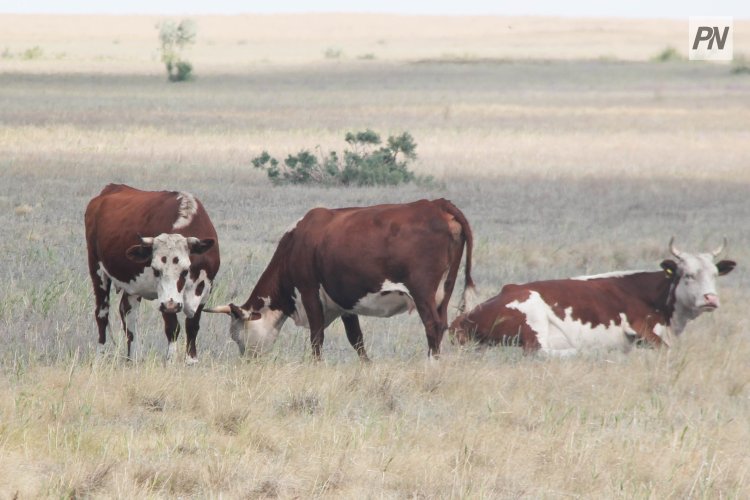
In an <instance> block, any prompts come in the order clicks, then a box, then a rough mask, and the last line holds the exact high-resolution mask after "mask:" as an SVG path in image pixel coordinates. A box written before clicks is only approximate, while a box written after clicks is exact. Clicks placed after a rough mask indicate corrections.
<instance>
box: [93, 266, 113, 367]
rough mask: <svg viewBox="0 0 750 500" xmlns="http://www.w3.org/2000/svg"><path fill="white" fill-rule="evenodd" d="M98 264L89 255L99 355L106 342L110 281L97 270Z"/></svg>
mask: <svg viewBox="0 0 750 500" xmlns="http://www.w3.org/2000/svg"><path fill="white" fill-rule="evenodd" d="M98 266H99V263H98V262H97V261H96V259H95V257H93V256H91V255H89V274H90V275H91V283H92V285H93V286H94V301H95V302H96V309H95V310H94V318H95V319H96V326H97V328H98V329H99V345H98V347H97V353H99V354H101V353H103V352H104V344H105V342H107V328H108V327H109V291H110V288H111V287H112V281H111V280H110V279H109V277H108V276H107V275H106V274H104V272H101V271H100V270H99V268H98Z"/></svg>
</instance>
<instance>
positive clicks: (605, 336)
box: [449, 237, 736, 356]
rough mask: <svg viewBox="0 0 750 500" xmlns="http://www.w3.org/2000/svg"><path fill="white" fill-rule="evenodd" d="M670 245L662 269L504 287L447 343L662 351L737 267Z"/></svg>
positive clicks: (710, 306)
mask: <svg viewBox="0 0 750 500" xmlns="http://www.w3.org/2000/svg"><path fill="white" fill-rule="evenodd" d="M725 245H726V238H725V239H724V243H723V244H722V245H721V246H720V247H719V248H717V249H716V250H714V251H713V252H710V253H701V254H690V253H687V252H681V251H679V250H678V249H677V248H676V247H675V246H674V237H673V238H672V240H671V241H670V242H669V249H670V251H671V253H672V255H673V256H674V257H675V259H674V260H672V259H667V260H664V261H663V262H662V263H661V269H662V270H661V271H654V272H648V271H626V272H614V273H607V274H600V275H595V276H581V277H577V278H571V279H562V280H553V281H537V282H533V283H527V284H523V285H506V286H504V287H503V289H502V290H501V291H500V293H499V294H498V295H496V296H495V297H492V298H491V299H489V300H487V301H486V302H484V303H482V304H480V305H479V306H477V307H476V308H475V309H474V310H472V311H470V312H468V313H465V314H462V315H460V316H458V317H457V318H456V319H455V320H454V321H453V323H452V324H451V327H450V332H449V334H450V335H451V338H452V340H454V341H458V343H459V344H464V343H466V342H467V341H468V340H470V339H473V340H475V341H477V342H478V343H480V344H490V345H492V344H503V345H520V346H521V347H522V348H523V350H524V352H526V353H530V352H534V351H542V352H543V353H546V354H552V355H561V356H565V355H570V354H575V353H578V352H581V351H589V350H596V349H620V350H622V351H623V352H627V351H629V350H630V347H631V346H632V345H633V344H634V343H637V344H644V345H648V346H660V345H666V346H668V345H669V343H670V341H671V340H672V339H673V338H676V337H677V336H679V335H680V334H681V333H682V331H683V330H684V329H685V325H686V324H687V323H688V321H690V320H692V319H695V318H697V317H698V316H699V315H700V314H701V313H702V312H704V311H713V310H715V309H717V308H718V307H719V297H718V295H717V292H716V277H717V276H723V275H725V274H727V273H729V272H730V271H732V269H733V268H734V267H735V265H736V264H735V262H733V261H731V260H722V261H720V262H718V263H715V264H714V260H715V259H716V257H718V255H719V253H721V251H722V250H723V248H724V247H725Z"/></svg>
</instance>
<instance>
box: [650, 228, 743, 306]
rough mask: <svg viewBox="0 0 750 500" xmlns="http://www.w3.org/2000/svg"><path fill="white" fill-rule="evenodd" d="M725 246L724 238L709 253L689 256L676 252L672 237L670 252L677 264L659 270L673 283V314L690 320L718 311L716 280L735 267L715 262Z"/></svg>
mask: <svg viewBox="0 0 750 500" xmlns="http://www.w3.org/2000/svg"><path fill="white" fill-rule="evenodd" d="M725 246H726V238H724V242H723V243H722V245H721V246H720V247H719V248H717V249H716V250H714V251H712V252H708V253H697V254H691V253H687V252H681V251H679V250H678V249H677V248H676V247H675V245H674V237H673V238H672V239H671V240H670V242H669V251H670V252H671V253H672V255H674V256H675V259H676V260H672V259H667V260H665V261H663V262H662V263H661V267H662V269H664V272H665V273H666V274H667V276H668V277H669V278H671V279H672V280H673V282H674V283H675V285H674V286H675V289H674V307H675V312H676V313H680V314H683V315H685V316H686V317H687V318H689V319H692V318H695V317H697V316H698V315H700V314H701V313H702V312H704V311H713V310H714V309H717V308H718V307H719V295H718V294H717V292H716V277H717V276H723V275H725V274H728V273H729V272H731V271H732V269H734V266H735V265H736V263H735V262H734V261H731V260H721V261H719V262H714V261H715V259H716V258H717V257H718V256H719V254H720V253H721V252H722V250H724V247H725Z"/></svg>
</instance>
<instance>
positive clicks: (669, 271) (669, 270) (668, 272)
mask: <svg viewBox="0 0 750 500" xmlns="http://www.w3.org/2000/svg"><path fill="white" fill-rule="evenodd" d="M664 272H666V273H667V275H668V276H672V270H671V269H665V270H664Z"/></svg>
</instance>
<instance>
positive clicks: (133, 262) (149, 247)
mask: <svg viewBox="0 0 750 500" xmlns="http://www.w3.org/2000/svg"><path fill="white" fill-rule="evenodd" d="M85 220H86V244H87V246H88V255H89V273H90V274H91V281H92V282H93V285H94V296H95V298H96V313H95V314H96V323H97V326H98V327H99V351H100V352H101V351H103V348H104V343H105V341H106V339H107V333H106V332H107V327H108V325H109V291H110V286H111V285H112V284H114V285H115V289H116V290H117V291H118V292H119V291H120V290H122V300H121V301H120V315H121V317H122V324H123V328H124V329H125V333H126V336H127V341H128V359H131V343H132V342H133V338H134V336H135V318H136V313H137V311H138V306H139V305H140V302H141V299H142V298H144V299H147V300H154V299H156V300H157V301H158V302H159V310H160V311H161V313H162V317H163V318H164V331H165V333H166V335H167V341H168V348H167V359H168V360H169V359H172V358H173V357H174V353H175V350H176V341H177V336H178V335H179V333H180V324H179V322H178V321H177V313H178V312H180V311H182V312H184V313H185V316H187V319H186V320H185V330H186V331H187V357H186V358H185V362H186V363H195V362H197V352H196V348H195V338H196V336H197V335H198V328H199V323H200V317H201V311H202V309H203V305H204V304H205V302H206V300H207V299H208V294H209V292H210V291H211V283H212V282H213V279H214V277H215V276H216V273H217V272H218V270H219V244H218V239H217V236H216V230H215V229H214V226H213V225H212V224H211V220H210V219H209V218H208V214H207V213H206V211H205V210H204V208H203V205H202V204H201V202H200V201H198V199H197V198H195V197H194V196H193V195H191V194H189V193H184V192H175V191H140V190H138V189H134V188H131V187H129V186H125V185H121V184H119V185H118V184H109V185H108V186H107V187H105V188H104V190H103V191H102V192H101V193H100V194H99V196H97V197H95V198H94V199H92V200H91V201H90V202H89V204H88V207H86V216H85Z"/></svg>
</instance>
